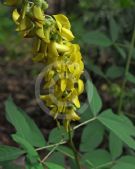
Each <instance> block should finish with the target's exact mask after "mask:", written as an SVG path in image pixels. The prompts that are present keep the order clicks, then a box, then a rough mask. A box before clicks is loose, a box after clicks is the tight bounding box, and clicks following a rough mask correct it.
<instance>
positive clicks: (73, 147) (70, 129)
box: [68, 125, 81, 169]
mask: <svg viewBox="0 0 135 169" xmlns="http://www.w3.org/2000/svg"><path fill="white" fill-rule="evenodd" d="M68 134H69V145H70V147H71V149H72V150H73V152H74V157H75V161H76V165H77V168H78V169H81V164H80V161H79V156H78V152H77V150H76V147H75V145H74V142H73V139H72V128H71V126H70V125H69V130H68Z"/></svg>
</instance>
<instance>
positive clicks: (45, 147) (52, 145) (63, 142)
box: [36, 141, 66, 151]
mask: <svg viewBox="0 0 135 169" xmlns="http://www.w3.org/2000/svg"><path fill="white" fill-rule="evenodd" d="M65 143H66V141H60V142H59V143H56V144H51V145H48V146H44V147H41V148H37V149H36V151H41V150H44V149H48V148H52V147H55V146H59V145H63V144H65Z"/></svg>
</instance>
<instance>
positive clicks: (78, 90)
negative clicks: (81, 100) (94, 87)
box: [77, 79, 84, 94]
mask: <svg viewBox="0 0 135 169" xmlns="http://www.w3.org/2000/svg"><path fill="white" fill-rule="evenodd" d="M83 91H84V83H83V81H82V80H80V79H79V80H78V89H77V92H78V94H81V93H82V92H83Z"/></svg>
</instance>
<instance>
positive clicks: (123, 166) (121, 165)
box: [112, 156, 135, 169]
mask: <svg viewBox="0 0 135 169" xmlns="http://www.w3.org/2000/svg"><path fill="white" fill-rule="evenodd" d="M134 168H135V157H133V156H124V157H122V158H121V159H119V160H118V161H117V163H116V165H114V166H113V168H112V169H134Z"/></svg>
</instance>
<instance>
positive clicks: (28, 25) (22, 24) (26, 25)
mask: <svg viewBox="0 0 135 169" xmlns="http://www.w3.org/2000/svg"><path fill="white" fill-rule="evenodd" d="M31 27H32V24H31V22H30V20H29V19H28V18H27V17H25V18H24V19H22V20H21V22H20V25H19V27H18V28H19V31H25V30H29V29H30V28H31Z"/></svg>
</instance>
